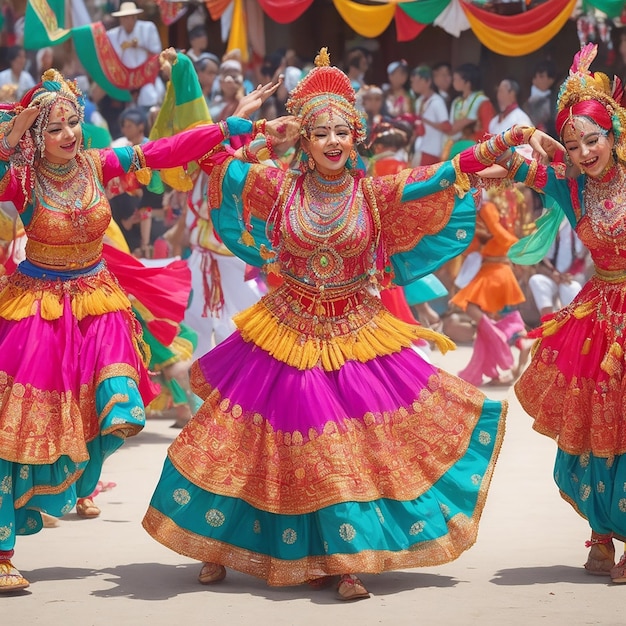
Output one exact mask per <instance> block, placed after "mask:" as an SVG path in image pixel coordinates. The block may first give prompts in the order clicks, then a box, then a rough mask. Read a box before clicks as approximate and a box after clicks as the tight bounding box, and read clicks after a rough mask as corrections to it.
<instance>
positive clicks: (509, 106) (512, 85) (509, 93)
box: [489, 78, 533, 158]
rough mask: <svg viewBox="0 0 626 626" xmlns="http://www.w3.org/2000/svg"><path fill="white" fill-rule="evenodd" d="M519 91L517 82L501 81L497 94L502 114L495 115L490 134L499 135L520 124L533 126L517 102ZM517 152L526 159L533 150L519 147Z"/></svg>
mask: <svg viewBox="0 0 626 626" xmlns="http://www.w3.org/2000/svg"><path fill="white" fill-rule="evenodd" d="M519 91H520V87H519V84H518V83H517V82H516V81H514V80H512V79H510V78H505V79H504V80H502V81H500V84H499V85H498V91H497V93H496V98H497V100H498V109H499V110H500V112H499V113H498V114H496V115H494V117H493V118H492V120H491V122H489V133H490V134H492V135H499V134H500V133H503V132H504V131H505V130H508V129H509V128H511V126H513V124H519V125H520V126H532V125H533V123H532V122H531V121H530V118H529V117H528V115H527V114H526V113H525V112H524V111H523V110H522V109H521V108H520V106H519V104H518V102H517V98H518V94H519ZM516 151H517V152H519V153H520V154H521V155H522V156H523V157H526V158H530V157H531V156H532V149H531V147H530V146H529V145H528V144H524V145H522V146H518V147H517V148H516Z"/></svg>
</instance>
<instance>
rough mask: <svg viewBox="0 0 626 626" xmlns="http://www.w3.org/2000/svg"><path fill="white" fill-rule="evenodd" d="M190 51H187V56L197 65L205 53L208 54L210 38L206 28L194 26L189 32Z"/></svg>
mask: <svg viewBox="0 0 626 626" xmlns="http://www.w3.org/2000/svg"><path fill="white" fill-rule="evenodd" d="M188 37H189V49H188V50H187V56H188V57H189V58H190V59H191V60H192V61H193V62H194V63H197V62H198V61H199V60H200V57H201V56H202V54H203V53H204V52H206V49H207V46H208V45H209V36H208V35H207V32H206V28H205V27H204V26H200V25H198V26H194V27H193V28H192V29H191V30H190V31H189V35H188Z"/></svg>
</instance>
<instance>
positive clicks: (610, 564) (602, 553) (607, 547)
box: [583, 535, 626, 582]
mask: <svg viewBox="0 0 626 626" xmlns="http://www.w3.org/2000/svg"><path fill="white" fill-rule="evenodd" d="M585 546H586V547H587V548H591V549H590V550H589V556H588V557H587V562H586V563H585V564H584V566H583V567H584V568H585V570H586V571H587V573H588V574H592V575H593V576H612V570H613V568H614V566H615V546H614V545H613V540H612V539H611V536H610V535H604V536H598V537H593V536H592V538H591V541H587V542H585ZM625 564H626V563H625ZM624 582H626V580H625V581H624Z"/></svg>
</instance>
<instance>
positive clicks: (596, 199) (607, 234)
mask: <svg viewBox="0 0 626 626" xmlns="http://www.w3.org/2000/svg"><path fill="white" fill-rule="evenodd" d="M611 174H613V175H611ZM583 198H584V207H585V212H586V213H587V215H588V216H589V221H590V224H591V229H592V230H593V232H594V233H595V234H596V236H597V237H598V238H599V239H603V240H604V241H613V240H615V239H616V238H617V237H620V236H621V235H623V234H624V233H626V173H625V172H624V167H623V166H622V165H617V166H615V168H614V173H613V172H609V174H607V175H606V176H604V177H603V178H602V179H596V178H591V177H590V176H588V177H587V180H586V182H585V188H584V190H583ZM615 245H616V249H617V247H618V246H617V243H616V244H615Z"/></svg>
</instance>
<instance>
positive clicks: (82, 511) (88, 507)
mask: <svg viewBox="0 0 626 626" xmlns="http://www.w3.org/2000/svg"><path fill="white" fill-rule="evenodd" d="M100 513H101V511H100V508H99V507H97V506H96V505H95V503H94V501H93V500H92V499H91V498H78V500H76V514H77V515H78V517H83V518H85V519H90V518H93V517H98V515H100Z"/></svg>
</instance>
